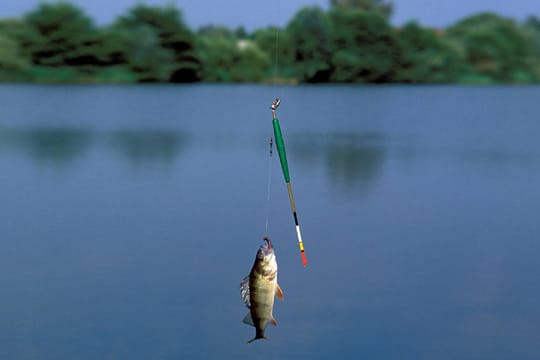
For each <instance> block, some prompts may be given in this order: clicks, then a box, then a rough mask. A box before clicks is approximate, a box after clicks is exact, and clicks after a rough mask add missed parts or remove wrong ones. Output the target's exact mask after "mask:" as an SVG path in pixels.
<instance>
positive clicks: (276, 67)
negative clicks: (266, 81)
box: [265, 0, 281, 236]
mask: <svg viewBox="0 0 540 360" xmlns="http://www.w3.org/2000/svg"><path fill="white" fill-rule="evenodd" d="M276 7H277V11H276V15H277V16H276V18H277V19H278V20H279V18H280V16H281V13H280V11H281V3H280V1H279V0H278V2H277V6H276ZM275 28H276V35H275V38H274V69H273V74H272V87H273V89H274V93H275V94H276V96H275V97H274V98H276V99H278V98H279V94H277V92H278V91H277V88H278V86H277V85H278V74H279V24H278V22H277V21H276V22H275ZM273 143H274V138H273V134H272V135H270V140H269V141H268V145H269V152H268V154H269V156H268V170H267V173H268V179H267V182H266V186H267V189H266V221H265V233H266V236H268V228H269V226H270V211H271V201H270V198H271V193H272V147H273Z"/></svg>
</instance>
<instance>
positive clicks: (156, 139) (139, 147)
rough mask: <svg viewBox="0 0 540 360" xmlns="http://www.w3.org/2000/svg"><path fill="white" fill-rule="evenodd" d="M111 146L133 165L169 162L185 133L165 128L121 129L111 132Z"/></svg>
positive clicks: (185, 139) (183, 140)
mask: <svg viewBox="0 0 540 360" xmlns="http://www.w3.org/2000/svg"><path fill="white" fill-rule="evenodd" d="M111 141H112V145H113V147H115V148H116V149H117V150H118V151H119V152H121V153H122V154H123V155H125V156H126V157H127V158H128V159H129V161H130V162H131V163H132V164H134V165H137V166H139V165H143V164H145V163H149V162H156V161H159V162H163V163H171V162H173V161H174V160H175V159H176V156H177V155H178V153H179V152H180V150H181V148H182V146H184V145H185V144H186V142H187V135H186V134H184V133H182V132H177V131H166V130H121V131H117V132H115V133H113V134H112V136H111Z"/></svg>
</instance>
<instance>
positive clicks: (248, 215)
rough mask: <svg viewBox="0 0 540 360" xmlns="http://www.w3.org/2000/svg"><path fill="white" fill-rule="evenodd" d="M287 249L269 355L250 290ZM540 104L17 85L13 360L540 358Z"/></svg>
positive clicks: (5, 187)
mask: <svg viewBox="0 0 540 360" xmlns="http://www.w3.org/2000/svg"><path fill="white" fill-rule="evenodd" d="M276 95H277V96H280V97H281V98H282V105H281V107H280V108H279V110H278V115H279V118H280V122H281V127H282V130H283V132H284V135H285V141H286V145H287V150H288V157H289V165H290V170H291V177H292V185H293V190H294V193H295V199H296V202H297V208H298V216H299V219H300V223H301V225H302V230H303V236H304V241H305V246H306V253H307V257H308V262H309V265H308V267H307V268H305V269H304V268H303V267H302V265H301V260H300V256H299V253H298V247H297V243H296V236H295V230H294V226H293V219H292V215H291V213H290V207H289V203H288V197H287V194H286V189H285V185H284V183H283V180H282V177H281V173H280V168H279V165H278V160H277V158H274V159H273V161H272V174H273V176H272V182H271V202H270V207H269V209H270V210H269V214H270V216H269V235H270V236H271V237H272V239H273V240H274V245H275V247H276V251H277V258H278V263H279V269H280V273H279V282H280V285H281V287H282V289H283V291H284V293H285V301H284V302H281V301H279V300H276V305H275V308H274V315H275V317H276V319H277V321H278V326H277V327H275V328H274V327H272V326H270V327H269V328H268V329H267V335H268V337H269V338H270V340H268V341H258V342H255V343H253V344H251V345H247V344H246V341H247V340H248V339H250V338H252V337H253V336H254V329H253V328H251V327H248V326H246V325H244V324H242V323H241V319H242V318H243V317H244V315H245V313H246V312H247V309H245V308H244V307H243V304H242V302H241V300H240V295H239V289H238V285H239V282H240V280H241V279H242V278H243V277H244V276H245V275H246V274H247V273H248V272H249V270H250V267H251V265H252V262H253V258H254V256H255V252H256V250H257V248H258V246H259V245H260V244H261V241H262V237H263V236H264V235H265V219H266V214H267V207H268V206H267V202H266V189H267V176H268V172H267V167H268V149H267V147H268V145H267V142H268V137H269V135H270V133H271V121H270V120H271V114H270V111H269V109H268V107H269V105H270V103H271V101H272V98H273V97H274V96H276ZM539 97H540V88H539V87H445V86H442V87H400V86H394V87H385V86H378V87H369V86H366V87H359V86H317V87H311V86H298V87H272V86H251V85H245V86H228V85H227V86H212V85H190V86H127V87H124V86H117V87H115V86H103V87H102V86H89V87H82V86H80V87H79V86H13V85H3V86H0V99H1V104H2V107H1V108H2V111H1V113H0V168H1V169H2V171H1V173H0V184H1V187H0V199H1V200H2V206H0V218H1V219H2V226H1V227H0V239H1V241H0V270H1V273H2V276H1V277H0V287H1V288H2V296H1V297H0V339H1V342H2V346H1V347H0V357H1V358H3V359H75V358H76V359H180V358H193V359H197V358H248V357H249V358H255V359H259V358H260V359H270V358H293V357H294V358H309V359H328V358H335V357H340V358H373V359H396V358H399V359H509V358H519V359H536V358H538V357H539V356H540V348H539V347H538V342H539V340H540V338H539V335H538V334H540V311H539V310H538V306H537V304H538V301H537V299H538V296H539V295H540V283H539V282H538V279H539V278H540V270H539V269H538V266H537V254H538V252H539V250H540V249H539V245H538V239H537V236H538V220H537V218H538V216H537V211H538V208H539V204H540V192H539V191H538V184H539V183H540V142H539V141H538V139H539V138H540V123H539V121H538V119H540V107H538V104H537V103H538V98H539Z"/></svg>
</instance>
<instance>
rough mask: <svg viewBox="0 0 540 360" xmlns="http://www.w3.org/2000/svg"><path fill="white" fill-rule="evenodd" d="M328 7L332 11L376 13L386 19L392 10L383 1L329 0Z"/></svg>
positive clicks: (387, 3)
mask: <svg viewBox="0 0 540 360" xmlns="http://www.w3.org/2000/svg"><path fill="white" fill-rule="evenodd" d="M330 6H331V7H332V8H334V9H342V10H350V9H360V10H365V11H369V12H377V13H379V14H381V15H383V16H385V17H387V18H388V17H390V15H392V10H393V6H392V4H391V3H389V2H387V1H385V0H330Z"/></svg>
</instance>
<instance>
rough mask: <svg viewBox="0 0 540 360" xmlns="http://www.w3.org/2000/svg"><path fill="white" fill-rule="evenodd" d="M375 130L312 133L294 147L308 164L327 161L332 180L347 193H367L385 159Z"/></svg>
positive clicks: (293, 149) (381, 141)
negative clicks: (323, 133) (327, 133)
mask: <svg viewBox="0 0 540 360" xmlns="http://www.w3.org/2000/svg"><path fill="white" fill-rule="evenodd" d="M383 140H384V139H383V138H382V136H381V135H379V134H376V133H332V134H330V135H328V136H322V135H317V134H310V135H309V136H302V137H301V140H300V141H299V142H298V143H297V144H295V145H294V146H292V147H291V150H292V151H293V152H294V154H295V156H298V157H299V158H300V160H301V162H302V163H303V164H305V165H308V166H313V165H316V164H317V163H320V164H324V165H325V168H326V171H327V173H328V177H329V179H330V180H331V181H332V183H333V184H334V185H337V186H338V187H340V188H341V189H342V190H344V191H346V192H351V191H352V192H360V193H362V192H365V191H367V190H369V188H370V187H371V186H372V185H373V184H374V183H375V182H376V180H377V178H378V175H379V173H380V169H381V166H382V164H383V161H384V158H385V148H384V144H383Z"/></svg>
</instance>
